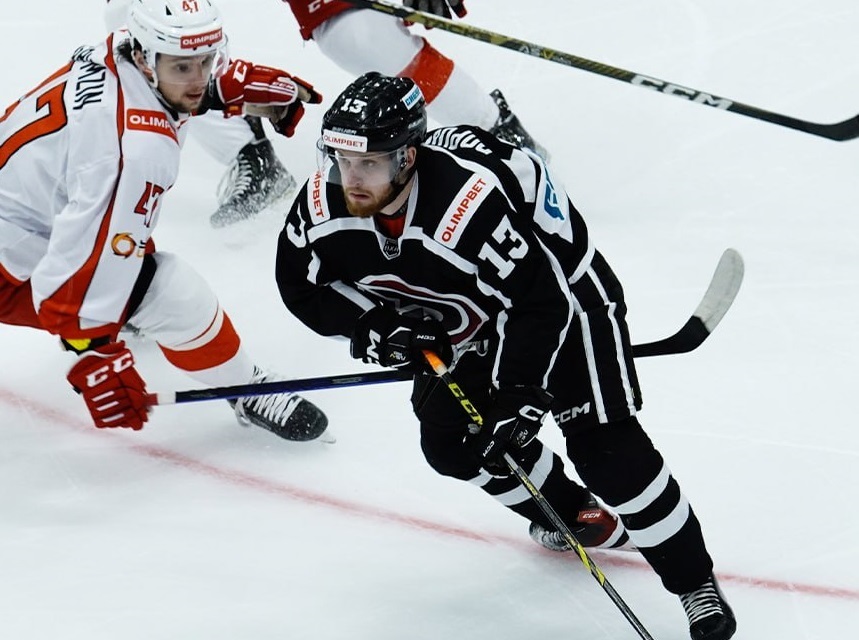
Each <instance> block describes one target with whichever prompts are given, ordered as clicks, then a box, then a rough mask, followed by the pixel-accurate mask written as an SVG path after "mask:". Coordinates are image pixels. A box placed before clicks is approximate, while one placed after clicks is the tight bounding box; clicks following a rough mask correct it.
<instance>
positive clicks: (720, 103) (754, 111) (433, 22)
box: [347, 0, 859, 141]
mask: <svg viewBox="0 0 859 640" xmlns="http://www.w3.org/2000/svg"><path fill="white" fill-rule="evenodd" d="M347 2H349V3H351V4H353V5H355V6H356V7H359V8H362V9H371V10H373V11H379V12H381V13H387V14H389V15H393V16H396V17H398V18H402V19H403V20H406V21H407V22H416V23H419V24H422V25H424V26H426V27H435V28H438V29H442V30H443V31H449V32H450V33H453V34H456V35H458V36H463V37H465V38H471V39H472V40H479V41H480V42H486V43H488V44H492V45H495V46H497V47H503V48H505V49H511V50H513V51H518V52H519V53H524V54H526V55H529V56H534V57H535V58H540V59H542V60H548V61H550V62H557V63H558V64H562V65H565V66H568V67H575V68H576V69H581V70H582V71H588V72H590V73H595V74H597V75H601V76H605V77H607V78H613V79H615V80H620V81H621V82H626V83H628V84H632V85H636V86H638V87H643V88H645V89H650V90H652V91H658V92H659V93H664V94H666V95H669V96H677V97H678V98H683V99H684V100H689V101H690V102H695V103H698V104H701V105H704V106H705V107H714V108H716V109H721V110H723V111H731V112H733V113H739V114H740V115H743V116H747V117H749V118H754V119H755V120H763V121H764V122H770V123H772V124H777V125H779V126H782V127H787V128H789V129H795V130H797V131H804V132H805V133H810V134H812V135H815V136H820V137H822V138H828V139H830V140H838V141H844V140H853V139H854V138H856V137H859V115H857V116H855V117H853V118H848V119H847V120H844V121H842V122H836V123H833V124H820V123H817V122H809V121H807V120H800V119H798V118H792V117H790V116H786V115H782V114H780V113H775V112H773V111H767V110H765V109H761V108H759V107H753V106H751V105H748V104H743V103H742V102H736V101H734V100H730V99H728V98H722V97H720V96H717V95H714V94H711V93H707V92H705V91H699V90H698V89H692V88H690V87H684V86H683V85H679V84H676V83H674V82H669V81H667V80H660V79H659V78H654V77H652V76H646V75H642V74H640V73H635V72H634V71H627V70H626V69H620V68H618V67H612V66H611V65H608V64H604V63H602V62H596V61H595V60H588V59H587V58H580V57H579V56H574V55H572V54H570V53H564V52H563V51H558V50H556V49H550V48H548V47H543V46H541V45H538V44H534V43H532V42H528V41H526V40H518V39H516V38H511V37H510V36H505V35H502V34H500V33H495V32H493V31H487V30H485V29H481V28H479V27H474V26H471V25H468V24H465V23H462V22H454V21H452V20H446V19H445V18H441V17H439V16H437V15H433V14H431V13H424V12H422V11H414V10H412V9H407V8H405V7H403V6H402V5H395V4H391V3H389V2H385V1H384V0H347Z"/></svg>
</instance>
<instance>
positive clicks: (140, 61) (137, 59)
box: [131, 49, 154, 82]
mask: <svg viewBox="0 0 859 640" xmlns="http://www.w3.org/2000/svg"><path fill="white" fill-rule="evenodd" d="M131 58H132V60H134V64H136V65H137V68H138V69H140V73H142V74H143V75H145V76H146V79H147V80H149V81H150V82H151V81H152V78H153V77H154V76H153V73H152V69H150V68H149V65H148V64H146V58H145V57H144V56H143V52H142V51H141V50H140V49H134V50H133V51H132V52H131Z"/></svg>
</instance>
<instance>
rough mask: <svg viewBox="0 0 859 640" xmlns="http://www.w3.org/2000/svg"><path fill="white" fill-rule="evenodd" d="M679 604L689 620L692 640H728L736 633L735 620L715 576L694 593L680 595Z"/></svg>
mask: <svg viewBox="0 0 859 640" xmlns="http://www.w3.org/2000/svg"><path fill="white" fill-rule="evenodd" d="M680 602H681V603H682V604H683V609H684V610H685V611H686V617H688V618H689V635H690V636H692V640H728V638H730V637H731V636H733V635H734V632H736V630H737V620H736V618H734V612H733V611H731V607H729V606H728V603H727V601H726V600H725V596H724V595H722V590H721V589H719V584H718V583H717V582H716V577H715V576H713V575H711V576H710V577H709V578H707V580H706V582H704V584H702V585H701V586H700V587H698V588H697V589H695V590H694V591H690V592H689V593H684V594H683V595H681V596H680Z"/></svg>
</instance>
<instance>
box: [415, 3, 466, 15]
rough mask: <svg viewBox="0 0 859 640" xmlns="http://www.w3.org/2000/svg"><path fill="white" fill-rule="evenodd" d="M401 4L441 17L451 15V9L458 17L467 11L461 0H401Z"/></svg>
mask: <svg viewBox="0 0 859 640" xmlns="http://www.w3.org/2000/svg"><path fill="white" fill-rule="evenodd" d="M403 6H404V7H407V8H409V9H416V10H418V11H423V12H425V13H434V14H436V15H437V16H442V17H443V18H450V17H451V15H450V11H451V9H453V12H454V13H455V14H456V15H457V17H459V18H464V17H465V14H467V13H468V11H466V9H465V2H463V0H403Z"/></svg>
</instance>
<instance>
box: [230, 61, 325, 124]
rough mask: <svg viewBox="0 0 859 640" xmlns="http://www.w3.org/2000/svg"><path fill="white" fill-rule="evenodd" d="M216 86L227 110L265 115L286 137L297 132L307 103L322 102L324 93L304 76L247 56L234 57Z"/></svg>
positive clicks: (232, 113)
mask: <svg viewBox="0 0 859 640" xmlns="http://www.w3.org/2000/svg"><path fill="white" fill-rule="evenodd" d="M215 88H216V90H217V92H218V97H219V98H220V100H221V102H222V103H223V105H224V112H225V113H227V114H229V115H240V114H246V113H247V114H248V115H263V116H265V117H268V118H269V119H270V120H271V123H272V125H274V128H275V129H276V130H277V131H278V132H279V133H282V134H283V135H285V136H287V137H290V136H292V134H294V133H295V127H296V125H297V124H298V121H299V120H301V117H302V116H303V115H304V103H305V102H308V103H311V104H318V103H320V102H322V95H321V94H320V93H318V92H317V91H315V90H314V89H313V85H311V84H309V83H307V82H305V81H304V80H302V79H301V78H298V77H296V76H293V75H290V74H289V73H287V72H286V71H283V70H282V69H275V68H273V67H264V66H262V65H258V64H252V63H250V62H246V61H244V60H234V61H233V62H232V63H231V64H230V66H229V67H228V68H227V70H226V72H225V73H224V75H222V76H220V77H219V78H217V79H216V80H215Z"/></svg>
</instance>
